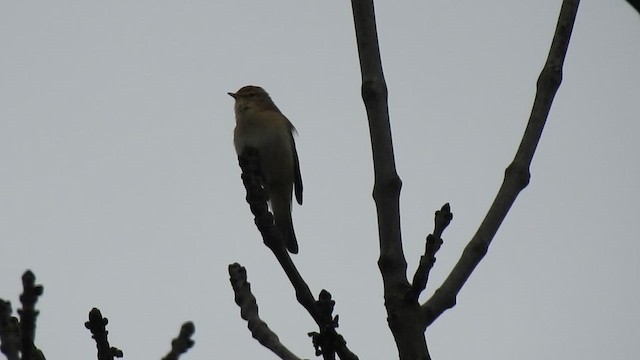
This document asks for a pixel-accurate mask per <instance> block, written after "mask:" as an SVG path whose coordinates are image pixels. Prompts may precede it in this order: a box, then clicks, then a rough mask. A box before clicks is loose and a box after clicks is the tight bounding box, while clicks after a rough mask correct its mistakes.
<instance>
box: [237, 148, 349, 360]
mask: <svg viewBox="0 0 640 360" xmlns="http://www.w3.org/2000/svg"><path fill="white" fill-rule="evenodd" d="M258 157H259V154H258V151H257V150H256V149H253V148H250V147H247V148H245V149H244V150H243V152H242V154H240V156H239V157H238V161H239V164H240V168H241V169H242V182H243V184H244V186H245V189H246V190H247V202H248V203H249V207H250V209H251V212H252V213H253V215H254V216H255V224H256V226H257V227H258V230H259V231H260V234H261V235H262V238H263V241H264V243H265V245H267V247H269V249H270V250H271V251H272V252H273V254H274V255H275V257H276V259H277V260H278V262H279V263H280V266H282V269H283V270H284V272H285V273H286V274H287V277H288V278H289V281H290V282H291V285H293V288H294V289H295V292H296V299H297V300H298V302H299V303H300V304H301V305H302V306H303V307H304V308H305V309H306V310H307V312H309V314H310V315H311V317H312V318H313V320H314V321H315V322H316V324H317V325H318V328H319V329H320V333H319V337H314V346H315V345H319V347H316V352H318V353H321V354H322V355H323V356H324V357H325V358H327V357H330V356H332V354H333V353H336V354H338V356H340V358H341V359H343V360H349V359H357V356H356V355H355V354H353V353H352V352H351V351H350V350H349V349H348V348H347V345H346V341H345V340H344V338H343V337H342V336H341V335H339V334H338V333H337V332H336V331H335V328H336V327H337V325H338V324H337V317H336V318H335V319H333V318H332V315H331V313H328V314H327V313H326V308H323V307H322V306H319V305H322V294H323V293H326V294H329V293H328V292H327V291H326V290H323V291H322V293H321V296H320V298H321V299H320V300H318V301H316V300H315V298H314V297H313V294H312V293H311V290H310V289H309V286H308V285H307V283H306V282H305V281H304V279H303V278H302V276H301V275H300V273H299V272H298V269H297V268H296V266H295V264H294V263H293V261H292V260H291V257H290V256H289V252H288V251H287V250H286V249H285V247H284V243H283V241H282V235H281V234H280V232H279V231H278V230H277V228H276V227H275V225H274V222H273V215H272V214H271V213H270V212H269V211H268V207H267V194H266V191H265V189H264V186H263V184H262V176H261V174H260V168H259V165H258V164H259V158H258ZM230 271H231V268H230ZM329 297H330V294H329ZM331 310H333V307H331ZM311 334H315V333H311ZM318 339H320V340H321V341H318V342H316V340H318Z"/></svg>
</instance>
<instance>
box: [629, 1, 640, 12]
mask: <svg viewBox="0 0 640 360" xmlns="http://www.w3.org/2000/svg"><path fill="white" fill-rule="evenodd" d="M627 2H628V3H629V5H631V6H632V7H633V8H634V9H636V11H637V12H638V13H640V0H627Z"/></svg>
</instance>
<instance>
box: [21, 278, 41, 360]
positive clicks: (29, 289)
mask: <svg viewBox="0 0 640 360" xmlns="http://www.w3.org/2000/svg"><path fill="white" fill-rule="evenodd" d="M22 287H23V292H22V295H20V302H21V303H22V309H18V315H20V340H21V341H20V342H21V353H22V360H36V359H43V358H44V356H43V354H42V353H41V352H40V350H38V349H37V348H36V346H35V344H34V341H35V337H36V318H37V317H38V314H39V311H38V310H36V303H37V302H38V298H39V297H40V295H42V292H43V290H44V288H43V287H42V286H41V285H36V276H35V275H34V274H33V272H31V270H27V271H25V273H24V274H23V275H22Z"/></svg>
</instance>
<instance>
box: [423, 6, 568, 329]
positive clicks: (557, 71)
mask: <svg viewBox="0 0 640 360" xmlns="http://www.w3.org/2000/svg"><path fill="white" fill-rule="evenodd" d="M579 3H580V1H579V0H564V1H563V3H562V8H561V10H560V16H559V17H558V23H557V26H556V31H555V34H554V37H553V41H552V43H551V49H550V51H549V56H548V58H547V61H546V63H545V66H544V68H543V69H542V72H541V73H540V77H539V78H538V82H537V92H536V97H535V100H534V103H533V108H532V110H531V116H530V117H529V122H528V124H527V128H526V130H525V133H524V135H523V137H522V141H521V143H520V147H519V148H518V151H517V152H516V155H515V158H514V159H513V162H512V163H511V164H510V165H509V166H508V167H507V169H506V172H505V177H504V181H503V183H502V186H501V187H500V190H499V191H498V194H497V195H496V198H495V200H494V201H493V204H492V205H491V208H490V209H489V211H488V212H487V215H486V216H485V218H484V220H483V221H482V224H480V227H479V228H478V231H477V232H476V234H475V235H474V236H473V238H472V239H471V241H470V242H469V244H468V245H467V246H466V248H465V249H464V252H463V253H462V257H461V258H460V260H458V263H457V264H456V265H455V267H454V268H453V270H452V271H451V273H450V274H449V276H448V277H447V279H446V280H445V281H444V282H443V284H442V285H441V286H440V288H439V289H438V290H436V292H435V293H434V294H433V296H432V297H431V298H430V299H429V300H428V301H427V302H426V303H425V304H424V305H423V306H422V309H423V314H424V319H425V322H426V325H427V326H428V325H429V324H431V323H432V322H433V321H434V320H435V319H437V318H438V316H440V314H442V313H443V312H444V311H445V310H447V309H449V308H451V307H453V306H454V305H455V303H456V297H457V295H458V293H459V292H460V289H462V286H463V285H464V283H465V282H466V281H467V279H468V278H469V276H470V275H471V273H472V272H473V270H474V269H475V267H476V266H477V265H478V264H479V263H480V260H482V258H483V257H484V255H485V254H486V253H487V250H488V248H489V244H490V243H491V240H492V239H493V237H494V236H495V234H496V232H497V231H498V228H499V227H500V224H502V221H503V220H504V218H505V217H506V215H507V213H508V211H509V209H510V208H511V205H512V204H513V202H514V201H515V199H516V197H517V196H518V194H519V193H520V191H522V189H524V188H525V187H526V186H527V184H528V183H529V177H530V173H529V167H530V165H531V161H532V159H533V155H534V153H535V150H536V147H537V145H538V142H539V140H540V137H541V136H542V130H543V128H544V125H545V122H546V120H547V117H548V115H549V111H550V109H551V104H552V103H553V98H554V96H555V94H556V92H557V90H558V88H559V87H560V83H561V81H562V65H563V63H564V59H565V56H566V53H567V48H568V46H569V40H570V38H571V31H572V29H573V24H574V22H575V18H576V13H577V11H578V5H579Z"/></svg>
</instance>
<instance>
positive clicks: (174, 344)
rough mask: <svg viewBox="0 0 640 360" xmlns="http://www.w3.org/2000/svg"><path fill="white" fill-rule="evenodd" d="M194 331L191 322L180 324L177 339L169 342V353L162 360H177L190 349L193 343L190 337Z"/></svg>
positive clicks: (194, 328)
mask: <svg viewBox="0 0 640 360" xmlns="http://www.w3.org/2000/svg"><path fill="white" fill-rule="evenodd" d="M195 331H196V327H195V325H193V323H192V322H191V321H188V322H186V323H184V324H182V327H180V333H179V334H178V337H177V338H175V339H173V341H171V351H169V353H168V354H167V355H165V357H163V358H162V360H178V359H179V358H180V355H182V354H184V353H186V352H187V351H188V350H189V349H190V348H192V347H193V345H194V344H195V342H194V341H193V340H192V339H191V337H192V336H193V333H194V332H195Z"/></svg>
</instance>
